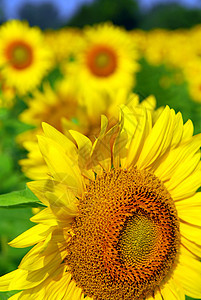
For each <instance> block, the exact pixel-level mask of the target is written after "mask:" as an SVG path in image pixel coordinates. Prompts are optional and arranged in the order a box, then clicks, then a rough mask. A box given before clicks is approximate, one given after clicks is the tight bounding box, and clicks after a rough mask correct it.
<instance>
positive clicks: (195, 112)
mask: <svg viewBox="0 0 201 300" xmlns="http://www.w3.org/2000/svg"><path fill="white" fill-rule="evenodd" d="M140 63H141V69H140V72H139V73H137V79H136V80H137V84H136V86H135V88H134V92H135V93H137V94H139V95H140V97H141V99H144V98H146V97H147V96H149V95H154V96H155V97H156V100H157V106H158V107H160V106H165V105H169V106H170V107H171V108H174V109H175V111H176V112H179V111H180V112H181V113H182V116H183V119H184V122H186V121H187V120H188V119H191V120H192V121H193V123H194V127H195V133H198V132H201V118H200V116H201V105H200V103H196V102H194V101H193V100H192V99H191V98H190V96H189V92H188V86H187V84H186V83H185V82H181V83H176V82H175V80H174V76H175V72H176V71H174V70H171V69H167V67H166V66H165V65H159V66H152V65H150V64H149V63H148V62H147V61H146V60H145V59H142V60H141V61H140ZM164 79H165V80H166V82H169V83H168V86H164V85H163V84H162V83H161V82H162V81H163V80H164Z"/></svg>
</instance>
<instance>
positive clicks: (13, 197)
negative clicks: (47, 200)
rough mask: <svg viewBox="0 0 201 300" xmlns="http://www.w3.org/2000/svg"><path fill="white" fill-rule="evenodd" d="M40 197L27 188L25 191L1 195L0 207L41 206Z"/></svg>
mask: <svg viewBox="0 0 201 300" xmlns="http://www.w3.org/2000/svg"><path fill="white" fill-rule="evenodd" d="M41 206H43V205H42V204H41V203H40V201H39V200H38V198H37V197H36V196H35V195H34V194H33V193H32V191H30V190H29V189H28V188H26V189H25V190H23V191H16V192H11V193H8V194H3V195H0V208H19V207H41Z"/></svg>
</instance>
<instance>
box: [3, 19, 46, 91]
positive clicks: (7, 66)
mask: <svg viewBox="0 0 201 300" xmlns="http://www.w3.org/2000/svg"><path fill="white" fill-rule="evenodd" d="M51 56H52V54H51V51H50V49H49V48H48V47H47V46H46V45H45V43H44V37H43V35H42V33H41V31H40V29H39V28H36V27H32V28H31V27H29V26H28V24H27V23H25V22H21V21H19V20H12V21H8V22H7V23H5V24H4V25H2V26H1V28H0V67H1V74H2V77H3V78H5V80H6V81H7V84H8V85H10V86H13V87H15V88H16V89H17V90H18V91H19V92H20V93H25V92H27V91H30V90H32V89H33V88H35V87H36V86H37V85H38V84H39V83H40V81H41V79H42V78H43V76H44V75H45V74H46V73H47V71H48V70H49V69H50V66H51Z"/></svg>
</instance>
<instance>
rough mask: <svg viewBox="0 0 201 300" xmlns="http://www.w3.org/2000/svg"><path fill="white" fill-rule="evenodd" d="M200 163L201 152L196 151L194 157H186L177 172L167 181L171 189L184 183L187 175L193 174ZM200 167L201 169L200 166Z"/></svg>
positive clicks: (167, 185) (168, 187)
mask: <svg viewBox="0 0 201 300" xmlns="http://www.w3.org/2000/svg"><path fill="white" fill-rule="evenodd" d="M199 164H200V153H198V152H197V153H196V154H195V155H194V156H193V157H192V156H190V157H189V156H188V157H186V159H185V160H184V161H183V162H182V163H181V164H180V165H179V166H178V167H177V169H176V170H175V172H174V173H173V174H172V177H171V179H170V180H169V181H168V182H166V187H167V189H168V190H169V191H170V190H172V189H174V188H176V187H177V186H178V185H179V184H181V183H182V181H184V180H185V179H186V178H187V177H189V176H190V175H192V173H193V172H194V171H195V169H196V168H197V167H199ZM199 169H201V168H200V167H199Z"/></svg>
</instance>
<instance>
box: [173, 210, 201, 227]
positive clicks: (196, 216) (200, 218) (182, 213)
mask: <svg viewBox="0 0 201 300" xmlns="http://www.w3.org/2000/svg"><path fill="white" fill-rule="evenodd" d="M178 216H179V218H180V219H181V220H183V221H184V222H187V223H190V224H192V225H197V226H200V227H201V215H200V206H189V207H186V208H185V209H179V210H178ZM200 230H201V229H200Z"/></svg>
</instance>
